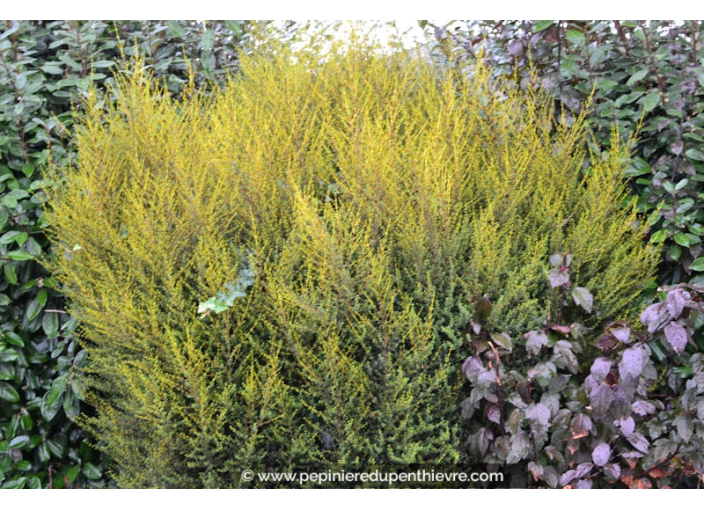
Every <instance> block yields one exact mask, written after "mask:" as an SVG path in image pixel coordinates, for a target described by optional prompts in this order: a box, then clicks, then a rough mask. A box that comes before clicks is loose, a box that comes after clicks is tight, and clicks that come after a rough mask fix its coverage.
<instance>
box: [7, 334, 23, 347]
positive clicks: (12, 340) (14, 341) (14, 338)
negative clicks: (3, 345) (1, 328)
mask: <svg viewBox="0 0 704 510" xmlns="http://www.w3.org/2000/svg"><path fill="white" fill-rule="evenodd" d="M5 341H6V342H7V343H8V344H11V345H16V346H17V347H24V340H23V339H22V337H21V336H20V335H18V334H17V333H15V332H14V331H6V332H5Z"/></svg>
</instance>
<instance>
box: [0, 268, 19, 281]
mask: <svg viewBox="0 0 704 510" xmlns="http://www.w3.org/2000/svg"><path fill="white" fill-rule="evenodd" d="M2 269H3V271H4V273H5V279H6V280H7V281H8V282H9V283H11V284H12V285H17V269H15V265H14V264H3V266H2Z"/></svg>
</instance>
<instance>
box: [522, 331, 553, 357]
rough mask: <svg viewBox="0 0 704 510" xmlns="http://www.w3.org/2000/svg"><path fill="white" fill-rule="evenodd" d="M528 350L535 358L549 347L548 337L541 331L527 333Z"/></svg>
mask: <svg viewBox="0 0 704 510" xmlns="http://www.w3.org/2000/svg"><path fill="white" fill-rule="evenodd" d="M526 338H527V340H526V350H527V351H528V354H530V355H531V356H535V355H536V354H538V353H539V352H540V349H542V348H543V347H546V346H547V345H548V336H547V335H546V334H545V333H542V332H540V331H531V332H530V333H526Z"/></svg>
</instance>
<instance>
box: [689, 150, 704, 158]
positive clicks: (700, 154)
mask: <svg viewBox="0 0 704 510" xmlns="http://www.w3.org/2000/svg"><path fill="white" fill-rule="evenodd" d="M684 155H685V156H687V157H688V158H689V159H693V160H694V161H704V152H702V151H700V150H699V149H687V150H686V151H685V152H684Z"/></svg>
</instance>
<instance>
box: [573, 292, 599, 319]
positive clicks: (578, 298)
mask: <svg viewBox="0 0 704 510" xmlns="http://www.w3.org/2000/svg"><path fill="white" fill-rule="evenodd" d="M572 299H574V302H575V303H577V305H579V306H581V307H582V308H584V310H586V312H587V313H591V311H592V305H593V304H594V296H592V293H591V292H589V291H588V290H587V289H585V288H584V287H575V288H574V289H572Z"/></svg>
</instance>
